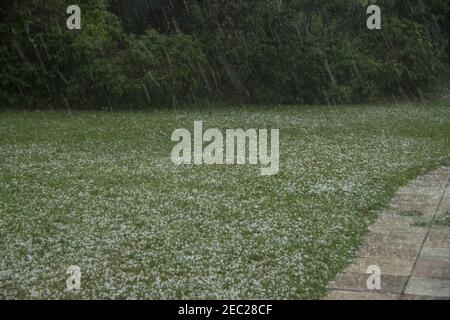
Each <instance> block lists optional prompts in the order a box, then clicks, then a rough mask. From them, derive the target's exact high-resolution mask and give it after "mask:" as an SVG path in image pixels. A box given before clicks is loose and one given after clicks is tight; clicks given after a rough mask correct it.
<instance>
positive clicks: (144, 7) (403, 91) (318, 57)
mask: <svg viewBox="0 0 450 320" xmlns="http://www.w3.org/2000/svg"><path fill="white" fill-rule="evenodd" d="M78 2H79V5H80V7H81V10H82V29H81V30H68V29H67V28H66V18H67V15H66V8H67V6H68V5H69V4H72V2H69V1H66V0H47V1H44V0H34V1H27V2H26V3H25V2H22V1H17V0H14V1H10V2H7V3H5V4H2V5H1V6H0V39H1V42H0V64H1V65H2V69H1V71H0V83H1V87H0V99H1V101H2V105H12V106H17V105H21V106H24V105H25V106H36V105H50V106H52V107H54V108H61V107H83V106H100V107H113V106H115V105H121V104H123V103H128V105H144V106H148V105H152V106H156V105H174V106H177V105H183V104H186V103H190V102H198V101H199V100H201V99H241V100H246V101H251V102H277V103H292V102H305V103H339V102H357V101H373V100H376V99H379V98H386V97H388V98H389V97H392V96H405V95H408V96H421V95H424V94H426V93H427V92H428V91H429V89H430V87H431V86H432V85H433V83H434V81H435V80H436V78H437V77H438V76H439V75H440V74H442V73H443V72H445V70H446V69H447V68H448V64H449V58H448V56H449V54H448V53H449V45H448V39H449V37H450V33H449V31H448V30H450V28H449V26H450V5H449V3H448V1H446V0H433V1H422V0H414V1H406V0H399V1H395V2H393V1H387V0H383V1H381V0H380V1H371V2H369V1H364V0H333V1H329V0H328V1H326V0H318V1H312V0H272V1H258V0H245V1H239V2H238V1H227V0H212V1H207V0H173V1H164V0H147V1H146V0H132V1H128V0H127V1H125V0H109V1H108V0H102V1H98V0H80V1H78ZM370 3H377V4H378V5H380V7H381V8H382V30H372V31H371V30H368V29H367V28H366V19H367V15H366V10H365V9H366V6H367V5H368V4H370ZM131 102H132V103H131Z"/></svg>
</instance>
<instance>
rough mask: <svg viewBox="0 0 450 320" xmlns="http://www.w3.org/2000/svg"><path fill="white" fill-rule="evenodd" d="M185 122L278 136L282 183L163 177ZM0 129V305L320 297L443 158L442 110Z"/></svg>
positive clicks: (135, 116) (449, 128) (46, 123)
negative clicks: (386, 212)
mask: <svg viewBox="0 0 450 320" xmlns="http://www.w3.org/2000/svg"><path fill="white" fill-rule="evenodd" d="M195 120H202V121H203V126H204V129H205V130H206V129H207V128H212V127H214V128H220V129H223V130H225V129H227V128H243V129H248V128H268V129H270V128H278V129H280V152H281V155H280V173H279V174H278V175H276V176H271V177H262V176H260V175H259V169H260V167H259V166H249V165H243V166H193V165H192V166H178V167H177V166H175V165H173V163H172V162H171V160H170V152H171V149H172V147H173V145H174V143H172V142H171V141H170V136H171V133H172V131H173V130H174V129H176V128H187V129H189V130H191V132H192V128H193V122H194V121H195ZM0 130H1V131H0V148H1V153H0V252H1V259H0V297H2V298H38V299H42V298H68V299H70V298H162V299H167V298H225V299H226V298H231V299H233V298H275V299H298V298H318V297H320V296H321V295H323V294H324V292H325V286H326V284H327V282H328V281H329V280H330V279H332V278H333V277H334V275H335V274H336V273H337V272H339V271H340V270H341V269H342V268H343V267H344V266H345V265H346V264H347V263H348V262H349V260H350V259H351V257H352V254H353V252H354V250H355V249H356V248H357V247H358V245H359V244H360V241H361V237H362V235H363V234H364V233H365V232H366V230H367V227H368V225H369V224H370V223H371V222H372V221H373V220H374V219H375V218H376V215H377V213H378V212H379V211H380V210H382V209H383V208H384V207H385V205H386V204H387V203H388V201H389V199H390V198H391V197H392V196H393V194H394V192H395V191H396V190H397V189H398V187H399V186H402V185H404V184H406V183H407V182H408V181H409V180H411V179H412V178H414V177H416V176H417V175H419V174H422V173H424V172H426V171H428V170H430V169H433V168H436V167H438V166H439V165H440V164H441V162H442V161H443V159H446V158H448V155H449V152H450V104H449V103H446V102H442V103H432V104H427V105H419V104H417V105H411V104H401V105H379V106H323V107H312V106H311V107H308V106H290V107H258V108H256V107H242V108H200V107H199V108H198V109H197V110H194V111H183V110H182V111H176V112H175V111H173V112H172V111H158V112H116V113H107V112H73V113H59V112H54V113H52V112H29V113H16V112H1V113H0ZM70 265H78V266H80V268H81V272H82V280H81V290H80V291H79V292H78V293H71V292H68V291H67V290H65V286H66V282H65V281H66V279H67V277H68V275H67V274H66V273H65V272H66V270H67V268H68V266H70Z"/></svg>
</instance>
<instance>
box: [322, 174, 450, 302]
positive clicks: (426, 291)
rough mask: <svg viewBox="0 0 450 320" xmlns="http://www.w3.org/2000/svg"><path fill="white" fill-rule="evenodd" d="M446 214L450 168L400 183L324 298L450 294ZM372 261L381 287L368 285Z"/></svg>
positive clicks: (449, 231) (438, 296)
mask: <svg viewBox="0 0 450 320" xmlns="http://www.w3.org/2000/svg"><path fill="white" fill-rule="evenodd" d="M448 214H450V167H443V168H440V169H439V170H436V171H433V172H431V173H429V174H427V175H425V176H422V177H419V178H417V179H416V180H414V181H413V182H411V183H410V184H409V185H408V186H406V187H404V188H401V189H400V190H399V192H398V193H397V194H396V196H395V197H394V199H393V200H392V203H391V204H390V208H389V209H388V210H387V211H386V212H385V213H384V214H382V215H381V216H380V218H379V219H378V221H377V222H375V223H374V224H373V225H372V226H371V227H370V232H369V234H368V235H367V237H366V241H365V245H364V246H363V247H362V248H361V249H360V250H359V251H358V252H357V254H356V258H355V260H354V261H353V263H352V264H351V265H350V266H348V267H347V268H346V269H345V270H344V271H343V272H342V273H340V274H338V275H337V277H336V279H335V280H334V281H332V282H330V284H329V286H328V288H329V292H328V294H327V296H326V297H325V299H333V300H341V299H343V300H345V299H357V300H359V299H383V300H385V299H389V300H390V299H450V225H449V222H450V221H449V220H450V219H444V217H447V215H448ZM439 222H441V223H439ZM373 265H375V266H378V267H379V268H380V270H381V288H380V289H374V290H369V289H368V288H367V287H368V286H367V279H368V278H369V277H370V276H371V274H369V273H367V272H368V267H369V266H373Z"/></svg>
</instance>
